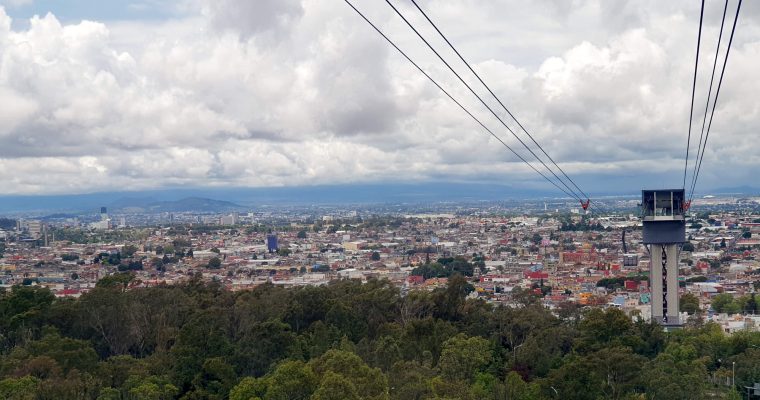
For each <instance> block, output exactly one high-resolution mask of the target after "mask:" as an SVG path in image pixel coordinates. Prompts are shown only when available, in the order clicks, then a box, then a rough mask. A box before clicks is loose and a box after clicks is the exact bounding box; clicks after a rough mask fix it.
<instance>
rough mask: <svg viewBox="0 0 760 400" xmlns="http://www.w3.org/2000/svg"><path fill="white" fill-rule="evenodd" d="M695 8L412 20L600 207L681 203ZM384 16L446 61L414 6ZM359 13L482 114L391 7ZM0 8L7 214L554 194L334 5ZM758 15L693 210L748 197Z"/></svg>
mask: <svg viewBox="0 0 760 400" xmlns="http://www.w3.org/2000/svg"><path fill="white" fill-rule="evenodd" d="M692 3H693V2H673V3H668V4H659V3H657V2H649V3H635V4H630V3H623V2H595V1H583V2H578V3H574V4H572V5H570V4H567V3H564V2H538V3H533V4H529V5H521V6H520V7H516V6H515V4H514V3H510V2H503V3H497V4H492V3H489V4H475V3H441V2H437V1H431V2H425V3H423V7H425V8H426V10H428V12H429V13H430V15H431V16H432V17H433V18H434V19H436V20H437V21H438V22H439V24H440V26H441V28H442V29H444V30H445V31H446V32H447V33H449V35H450V38H451V39H452V41H453V42H454V43H455V44H456V45H457V47H458V48H459V50H461V51H462V52H463V54H464V55H465V57H467V58H468V59H469V60H470V61H471V62H472V63H473V66H474V68H475V69H476V71H478V72H479V73H481V74H482V76H483V77H484V78H485V80H486V81H487V82H488V83H489V85H491V86H492V87H493V88H494V90H495V91H496V92H497V93H498V94H499V96H500V97H501V98H502V99H504V100H505V102H506V104H507V105H508V106H509V107H510V108H511V109H512V110H513V111H514V112H515V114H516V115H517V116H518V117H519V118H520V120H521V121H522V122H523V123H524V125H525V126H526V128H528V130H529V131H530V132H531V133H532V134H534V136H535V137H536V139H537V140H538V141H539V142H540V143H541V144H542V145H543V146H544V147H545V148H546V150H547V151H548V153H549V154H551V155H552V156H553V157H554V159H555V160H556V161H557V162H558V163H559V165H561V166H562V167H563V169H565V170H566V171H567V172H568V174H569V175H570V176H572V177H573V178H574V179H575V180H576V181H577V182H578V183H579V184H580V186H581V187H583V188H584V189H585V190H587V191H588V192H589V194H591V195H592V196H593V195H594V194H595V193H599V192H605V193H609V192H616V193H635V192H636V191H638V190H640V189H641V188H642V187H657V186H663V187H676V186H679V185H680V178H681V173H682V171H683V167H682V165H683V157H684V154H683V153H684V150H685V146H684V143H685V139H686V129H687V124H688V117H687V116H688V107H689V101H690V91H689V90H688V85H689V84H690V83H691V79H692V74H693V58H694V50H695V49H694V44H695V43H694V38H695V37H696V26H695V21H697V20H698V18H699V4H696V3H694V4H692ZM397 4H398V5H399V6H400V9H401V11H402V12H404V13H405V14H407V15H409V16H410V19H412V20H413V21H414V22H415V23H417V24H418V25H420V26H421V27H422V28H423V29H422V32H423V34H425V35H426V36H428V37H429V38H431V39H433V43H434V44H436V45H437V46H438V45H440V43H438V42H437V41H436V40H435V39H439V38H437V37H435V36H433V34H434V32H433V31H432V30H431V29H429V27H428V26H425V25H423V24H422V23H423V22H424V20H423V19H422V18H421V17H420V16H419V15H418V14H416V13H415V10H414V9H413V8H412V7H411V6H410V3H406V2H397ZM356 5H357V6H358V7H360V8H361V9H362V10H364V11H366V12H367V14H368V16H369V17H370V18H372V19H373V20H374V21H375V22H377V23H378V25H379V26H380V27H381V28H382V29H384V31H385V32H386V33H388V34H389V36H391V37H392V38H393V39H394V40H396V41H397V42H398V43H399V45H400V46H401V47H402V48H404V49H405V50H406V51H409V53H410V54H412V55H413V56H414V57H415V59H416V60H418V61H419V62H420V64H421V66H422V67H423V68H425V69H426V70H427V71H429V72H430V73H431V75H433V76H434V77H435V78H436V79H439V80H440V82H441V83H442V84H443V85H444V86H445V87H446V88H447V89H451V91H452V93H453V94H454V95H455V96H457V97H459V98H463V99H466V101H465V103H466V104H467V105H468V106H472V107H475V106H476V102H475V101H474V99H470V98H469V97H467V96H466V92H465V88H464V87H463V86H461V85H460V84H458V82H456V80H455V78H454V77H453V76H451V75H450V74H448V73H447V71H444V69H443V67H442V65H440V63H438V62H436V61H437V60H434V58H433V56H432V55H431V54H430V53H429V52H428V51H426V50H427V49H425V48H423V47H422V46H421V44H420V43H418V41H416V40H415V38H414V37H413V36H412V33H411V32H410V31H408V29H406V27H405V26H404V25H403V23H402V22H401V21H400V20H399V19H398V18H397V17H395V15H393V14H392V11H391V10H390V9H388V7H386V5H385V4H380V2H376V3H372V2H368V1H357V2H356ZM0 7H2V11H0V67H1V68H0V70H1V71H2V74H0V101H1V102H2V104H4V105H6V106H5V107H3V110H0V172H2V173H0V184H2V185H3V187H4V191H3V192H4V194H6V195H51V194H78V193H97V192H112V191H132V190H138V191H139V190H154V189H159V190H160V189H165V188H181V187H192V188H234V187H279V186H312V185H350V184H376V183H387V182H394V183H405V184H409V183H417V182H476V183H485V184H489V183H490V184H498V185H508V186H512V187H516V188H525V189H526V190H542V191H549V192H550V191H552V190H554V189H553V188H551V187H550V186H548V185H546V184H545V183H544V182H542V181H541V178H540V177H538V175H536V174H535V173H534V172H533V171H531V170H530V169H528V168H527V167H526V166H525V165H524V164H522V163H520V162H519V160H517V159H516V158H514V157H513V156H511V155H510V154H509V153H508V152H507V151H505V150H504V149H503V148H502V147H501V146H500V145H499V143H498V142H496V141H495V140H494V139H491V138H489V137H488V136H487V135H484V134H483V132H482V131H481V129H480V128H479V127H478V126H477V125H476V124H475V123H473V122H472V121H471V120H468V119H467V116H466V115H465V114H464V113H461V112H460V111H459V110H457V109H456V106H455V105H454V104H453V103H451V102H450V101H449V100H448V99H446V98H445V97H444V96H443V95H442V94H441V93H440V92H438V91H436V89H435V87H434V86H432V85H431V84H430V83H429V82H427V81H426V80H425V77H424V76H422V75H421V74H420V73H419V72H418V71H415V70H414V69H413V67H411V66H410V65H408V63H407V62H406V61H405V60H404V59H403V58H401V57H400V56H398V54H396V53H394V52H393V51H392V49H391V48H390V47H389V46H387V44H386V43H383V42H382V39H381V38H380V37H379V36H377V34H376V33H375V32H373V31H372V30H371V29H370V28H369V27H368V26H366V24H364V23H363V21H361V20H360V19H359V18H358V17H357V16H356V15H355V14H353V11H352V10H351V9H350V8H348V7H347V6H346V5H345V4H343V3H342V2H330V1H326V0H308V1H302V2H298V1H262V2H257V3H256V4H255V5H248V6H246V5H245V4H244V3H239V2H235V1H231V0H227V1H215V2H211V1H201V0H197V1H195V0H193V1H182V2H178V3H177V2H165V1H149V2H142V3H137V2H128V1H119V2H109V3H107V4H101V3H98V2H93V1H84V0H82V1H73V2H70V3H66V4H63V3H61V2H55V1H33V0H12V1H0ZM721 8H722V7H721V4H717V3H715V4H713V2H708V3H707V9H706V10H705V25H704V33H703V34H704V41H703V43H702V51H703V52H704V55H703V57H702V58H700V67H701V70H700V74H699V75H698V77H697V79H698V81H699V82H702V81H703V80H704V81H705V82H706V81H707V80H709V67H710V65H711V63H712V55H711V52H712V51H714V45H715V38H714V37H717V30H718V26H719V23H720V20H719V16H720V13H721ZM35 15H38V17H35ZM758 16H760V7H759V6H758V5H757V4H754V3H752V2H747V4H745V6H744V8H743V9H742V17H741V19H740V20H739V26H740V29H738V34H737V36H736V38H735V41H734V44H733V46H732V53H731V60H730V62H729V65H728V72H727V74H726V79H725V81H724V84H723V90H722V92H721V100H720V102H719V104H718V111H717V113H716V119H715V122H714V124H713V133H712V135H711V141H710V144H709V146H708V147H707V151H706V154H705V159H704V162H705V165H704V168H703V172H702V175H701V178H702V180H701V181H700V184H699V186H698V188H697V191H700V190H704V191H707V190H710V189H713V188H722V187H735V186H745V185H749V186H751V185H752V183H753V180H752V172H753V171H754V170H756V168H757V167H758V166H759V165H758V163H760V160H758V159H757V157H756V156H755V154H757V153H758V151H759V150H760V149H759V148H757V146H758V145H757V144H756V141H753V140H752V138H753V137H754V136H753V135H754V134H755V130H754V127H755V126H756V125H757V123H758V121H760V115H759V114H760V112H759V111H758V110H760V107H758V105H759V104H758V101H759V100H757V99H756V97H755V96H753V93H756V92H757V91H758V89H760V79H756V78H757V76H756V75H757V73H756V72H754V68H755V67H754V66H755V65H756V64H757V61H758V60H760V29H758V28H757V26H758V24H756V22H757V18H758ZM525 32H528V33H529V34H527V35H526V34H525ZM724 48H725V46H724ZM444 55H445V57H447V58H448V59H449V60H450V61H452V62H453V61H454V56H453V55H452V54H448V53H444ZM454 65H455V67H456V68H458V69H459V70H460V71H464V67H463V66H462V65H459V64H456V63H454ZM468 79H469V78H468ZM705 85H706V83H705V84H703V85H701V86H698V87H700V88H702V90H704V89H703V87H705ZM701 96H702V97H700V92H699V90H698V91H697V96H696V100H695V102H696V104H697V106H696V109H697V110H699V109H700V107H701V106H700V104H704V93H701ZM481 108H482V107H481ZM477 113H478V116H481V117H483V120H484V121H486V124H487V125H489V126H490V127H491V128H492V129H494V130H495V131H496V132H497V133H498V134H499V135H501V136H502V137H503V138H504V139H505V141H506V142H507V143H509V144H510V145H514V146H517V147H516V148H517V149H519V145H517V144H516V143H517V142H516V140H514V138H508V133H506V131H503V130H498V129H497V128H498V123H497V122H496V121H495V120H493V119H488V118H487V114H486V112H485V111H484V110H482V109H478V111H477ZM695 123H696V125H697V126H699V124H700V123H701V120H699V118H697V117H695ZM557 195H558V196H561V195H562V194H561V193H560V192H559V191H557Z"/></svg>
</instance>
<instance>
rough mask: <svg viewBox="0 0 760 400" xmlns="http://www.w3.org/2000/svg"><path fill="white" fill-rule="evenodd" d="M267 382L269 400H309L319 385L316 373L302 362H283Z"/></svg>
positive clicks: (267, 397)
mask: <svg viewBox="0 0 760 400" xmlns="http://www.w3.org/2000/svg"><path fill="white" fill-rule="evenodd" d="M323 380H324V379H323ZM267 382H268V385H269V386H268V388H267V392H266V397H265V399H267V400H307V399H309V398H310V397H311V395H312V393H314V391H315V389H316V388H317V384H319V381H318V379H317V376H316V375H315V374H314V371H312V369H311V367H309V366H308V365H306V364H305V363H304V362H302V361H285V362H283V363H282V364H280V365H278V366H277V368H276V369H275V370H274V372H273V373H272V374H271V375H270V376H269V377H268V379H267Z"/></svg>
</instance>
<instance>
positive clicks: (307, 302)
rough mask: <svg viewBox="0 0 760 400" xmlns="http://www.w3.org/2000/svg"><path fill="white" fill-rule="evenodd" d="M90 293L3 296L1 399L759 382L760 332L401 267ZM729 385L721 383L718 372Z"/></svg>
mask: <svg viewBox="0 0 760 400" xmlns="http://www.w3.org/2000/svg"><path fill="white" fill-rule="evenodd" d="M131 279H132V276H131V275H129V274H127V273H125V274H121V275H114V276H111V277H108V278H105V279H103V280H101V281H100V282H99V283H98V285H97V287H96V288H95V289H93V290H92V291H90V292H89V293H86V294H84V295H83V296H82V297H80V298H78V299H56V298H55V297H54V296H53V295H52V294H51V293H50V292H49V291H48V290H47V289H41V288H36V287H30V286H25V287H16V288H14V289H13V290H9V291H6V292H3V293H2V294H0V398H3V399H103V400H105V399H114V400H115V399H227V398H229V399H231V400H251V399H262V400H266V399H315V400H326V399H368V400H369V399H371V400H381V399H405V400H406V399H409V400H411V399H473V400H474V399H526V400H527V399H555V398H561V399H578V400H586V399H587V400H597V399H701V398H707V397H711V395H714V396H715V397H714V398H739V397H737V396H738V395H737V394H736V393H735V392H731V391H730V389H729V388H728V387H726V386H722V385H725V383H726V382H727V379H728V377H730V376H731V367H732V363H735V370H736V387H737V388H741V387H743V386H746V385H748V384H750V383H751V382H758V381H760V363H759V362H758V360H760V348H758V346H760V334H758V333H738V334H734V335H732V336H727V335H725V334H724V333H723V332H722V331H721V330H720V329H719V328H718V327H717V326H715V325H711V324H706V325H701V324H697V325H696V326H692V327H688V328H686V329H684V330H681V331H678V332H674V333H669V334H666V333H664V332H663V331H662V329H661V328H660V327H659V326H657V325H652V324H648V323H644V322H641V321H638V322H634V321H632V320H631V319H630V318H629V317H627V316H626V315H625V314H623V313H622V312H621V311H619V310H616V309H611V310H607V311H603V310H600V309H581V308H578V307H577V306H575V305H571V304H567V305H565V306H563V307H561V308H559V309H558V310H556V314H555V313H552V312H550V311H549V310H547V309H545V308H544V307H543V306H541V305H540V303H539V302H538V300H537V298H536V297H533V295H532V294H529V293H527V292H525V293H518V294H517V295H516V300H517V301H518V302H519V303H520V304H519V306H515V307H505V306H493V305H490V304H487V303H485V302H483V301H480V300H471V299H467V298H466V296H467V295H468V293H469V292H470V291H471V290H472V287H471V286H470V285H469V284H468V283H467V281H466V280H465V279H464V278H462V277H461V276H460V275H456V274H455V275H453V276H452V277H451V278H450V279H449V284H448V287H446V288H441V289H437V290H435V291H432V292H420V291H412V292H410V293H408V294H406V295H405V296H402V295H401V293H400V292H399V290H398V289H397V288H396V287H395V286H393V285H392V284H390V283H389V282H387V281H369V282H368V283H364V284H361V283H359V282H357V281H349V280H344V281H338V282H334V283H331V284H330V285H327V286H323V287H300V288H293V289H285V288H282V287H277V286H273V285H269V284H267V285H263V286H259V287H257V288H255V289H253V290H250V291H240V292H231V291H228V290H224V289H223V288H222V287H220V286H219V285H218V284H216V283H204V282H202V281H201V280H200V278H194V279H191V280H190V281H189V282H187V283H185V284H182V285H176V286H163V287H153V288H138V289H127V288H128V285H129V283H130V281H131ZM713 382H714V383H715V384H714V383H713Z"/></svg>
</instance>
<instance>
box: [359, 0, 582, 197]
mask: <svg viewBox="0 0 760 400" xmlns="http://www.w3.org/2000/svg"><path fill="white" fill-rule="evenodd" d="M344 1H345V2H346V4H348V5H349V6H350V7H351V8H352V9H353V10H354V11H356V13H357V14H359V16H360V17H362V19H364V21H366V22H367V23H368V24H369V25H370V26H371V27H372V28H373V29H374V30H375V31H376V32H377V33H379V34H380V36H382V37H383V39H385V40H386V41H387V42H388V43H389V44H390V45H391V46H393V48H395V49H396V50H397V51H398V52H399V53H401V55H402V56H404V58H406V60H407V61H409V62H410V63H411V64H412V65H414V67H415V68H417V69H418V70H419V71H420V72H421V73H422V74H423V75H425V77H426V78H428V80H430V82H432V83H433V84H434V85H435V86H436V87H437V88H438V89H440V90H441V91H442V92H443V93H444V94H445V95H446V96H447V97H448V98H449V99H451V101H453V102H454V103H455V104H456V105H457V106H459V108H461V109H462V111H464V112H465V113H467V115H469V116H470V117H471V118H472V119H473V120H475V122H477V123H478V124H479V125H480V126H481V127H483V129H485V130H486V131H487V132H488V133H490V134H491V136H493V137H494V138H496V140H498V141H499V142H500V143H501V144H502V145H503V146H504V147H506V148H507V149H508V150H509V151H511V152H512V153H513V154H514V155H516V156H517V157H518V158H519V159H520V160H521V161H522V162H524V163H525V164H527V165H528V166H529V167H530V168H531V169H533V171H535V172H536V173H538V174H539V175H541V177H543V178H544V179H545V180H547V181H548V182H549V183H551V184H552V185H554V186H555V187H556V188H557V189H559V190H560V191H562V192H563V193H565V194H566V195H568V196H570V197H572V198H576V196H573V195H571V194H570V193H568V192H567V191H566V190H565V189H563V188H562V187H561V186H559V185H557V183H556V182H554V181H553V180H551V179H549V177H547V176H546V175H544V174H543V173H541V171H539V170H538V169H536V167H534V166H533V165H532V164H531V163H529V162H528V161H527V160H525V158H523V157H522V156H521V155H520V154H519V153H517V152H516V151H515V150H514V149H512V148H511V147H510V146H509V145H508V144H506V143H505V142H504V141H503V140H502V139H501V138H500V137H499V136H498V135H496V134H495V133H494V132H493V131H492V130H491V129H489V128H488V127H487V126H486V125H485V124H483V122H481V121H480V120H479V119H478V118H477V117H476V116H475V115H473V114H472V113H471V112H470V111H469V110H468V109H467V108H466V107H465V106H463V105H462V103H460V102H459V101H458V100H456V99H455V98H454V97H453V96H452V95H451V94H449V92H448V91H446V89H444V88H443V87H442V86H441V85H440V84H438V82H436V81H435V79H433V77H431V76H430V75H429V74H428V73H427V72H425V70H424V69H422V67H420V66H419V65H418V64H417V63H416V62H414V61H413V60H412V59H411V58H410V57H409V56H408V55H407V54H406V53H405V52H404V51H403V50H401V48H399V47H398V46H397V45H396V44H395V43H394V42H393V41H392V40H391V39H390V38H389V37H388V36H386V35H385V34H384V33H383V31H381V30H380V28H378V27H377V26H376V25H375V24H373V23H372V21H370V20H369V19H368V18H367V17H366V16H365V15H364V14H363V13H362V12H361V11H359V10H358V9H357V8H356V7H354V5H353V4H352V3H351V2H350V1H349V0H344Z"/></svg>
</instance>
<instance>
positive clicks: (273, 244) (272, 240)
mask: <svg viewBox="0 0 760 400" xmlns="http://www.w3.org/2000/svg"><path fill="white" fill-rule="evenodd" d="M277 250H279V247H278V245H277V235H275V234H273V233H270V234H268V235H267V251H269V252H270V253H275V252H277Z"/></svg>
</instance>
